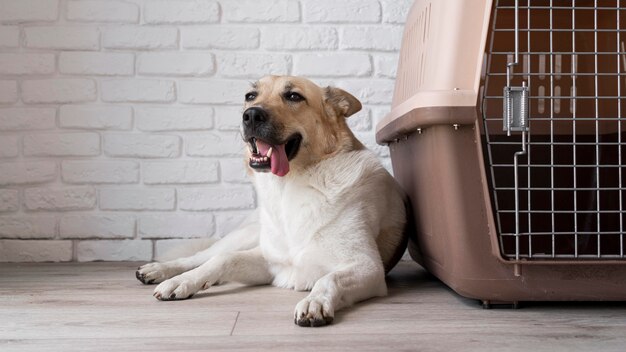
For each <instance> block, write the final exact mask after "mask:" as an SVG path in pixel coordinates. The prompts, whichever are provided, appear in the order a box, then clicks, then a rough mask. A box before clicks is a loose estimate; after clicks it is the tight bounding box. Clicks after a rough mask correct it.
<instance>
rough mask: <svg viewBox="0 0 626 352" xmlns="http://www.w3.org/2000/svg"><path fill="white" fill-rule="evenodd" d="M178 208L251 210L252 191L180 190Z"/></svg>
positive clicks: (227, 188)
mask: <svg viewBox="0 0 626 352" xmlns="http://www.w3.org/2000/svg"><path fill="white" fill-rule="evenodd" d="M178 206H179V208H180V209H182V210H192V211H198V210H228V209H252V208H254V206H255V197H254V190H253V189H252V187H250V186H237V187H232V186H221V187H217V186H216V187H204V188H181V189H179V190H178Z"/></svg>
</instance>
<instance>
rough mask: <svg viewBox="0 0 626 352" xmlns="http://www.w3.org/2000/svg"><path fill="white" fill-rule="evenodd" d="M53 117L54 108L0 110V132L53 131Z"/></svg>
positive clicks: (54, 114) (54, 113) (54, 115)
mask: <svg viewBox="0 0 626 352" xmlns="http://www.w3.org/2000/svg"><path fill="white" fill-rule="evenodd" d="M55 117H56V111H55V109H54V108H4V109H0V131H22V130H49V129H53V128H54V127H55Z"/></svg>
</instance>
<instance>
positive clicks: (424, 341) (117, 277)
mask: <svg viewBox="0 0 626 352" xmlns="http://www.w3.org/2000/svg"><path fill="white" fill-rule="evenodd" d="M136 267H137V263H87V264H77V263H66V264H3V265H0V351H2V352H8V351H214V350H229V351H232V350H249V351H263V350H272V351H282V350H285V351H297V352H300V351H308V350H333V351H347V350H359V351H382V350H391V351H446V352H448V351H490V350H493V351H496V350H497V351H528V352H530V351H533V352H534V351H550V352H555V351H625V350H626V305H624V304H615V303H613V304H593V303H583V304H580V303H578V304H564V303H550V304H548V303H544V304H537V303H534V304H525V305H524V306H523V307H522V308H521V309H519V310H512V309H491V310H483V309H482V308H481V306H480V305H479V304H478V302H476V301H472V300H466V299H463V298H461V297H459V296H458V295H456V294H455V293H454V292H452V291H450V290H449V289H447V288H446V287H445V286H444V285H442V284H441V283H440V282H438V281H437V280H435V279H434V278H433V277H431V276H429V275H428V274H427V273H425V272H424V271H423V270H422V269H421V268H420V267H419V266H417V265H416V264H413V263H410V262H403V263H401V264H400V265H399V266H398V267H396V269H394V271H393V272H392V273H391V274H390V277H389V278H388V284H389V287H390V290H389V296H387V297H384V298H378V299H373V300H370V301H367V302H364V303H361V304H358V305H356V306H355V307H353V308H351V309H348V310H343V311H340V312H338V313H337V316H336V317H335V323H334V324H333V325H331V326H327V327H322V328H301V327H298V326H296V325H294V324H293V319H292V311H293V308H294V306H295V304H296V303H297V302H298V301H299V300H300V299H301V298H303V297H304V296H305V295H306V293H305V292H295V291H290V290H284V289H278V288H274V287H269V286H264V287H242V286H240V285H236V284H227V285H223V286H220V287H214V288H211V289H210V290H209V291H207V292H203V293H200V294H197V295H196V296H195V297H194V298H193V299H190V300H186V301H178V302H160V301H157V300H156V299H154V298H153V297H152V290H153V288H154V286H144V285H142V284H140V283H139V282H138V281H137V280H136V279H135V274H134V272H135V268H136ZM625 284H626V283H625Z"/></svg>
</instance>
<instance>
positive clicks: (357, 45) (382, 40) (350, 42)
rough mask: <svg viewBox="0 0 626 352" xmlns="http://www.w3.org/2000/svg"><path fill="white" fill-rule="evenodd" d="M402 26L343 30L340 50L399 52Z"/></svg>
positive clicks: (347, 28)
mask: <svg viewBox="0 0 626 352" xmlns="http://www.w3.org/2000/svg"><path fill="white" fill-rule="evenodd" d="M402 31H403V28H402V27H401V26H393V27H378V26H376V27H374V26H368V27H361V26H359V27H346V28H343V31H342V33H341V39H340V40H339V48H341V49H359V50H382V51H398V50H400V44H401V43H402Z"/></svg>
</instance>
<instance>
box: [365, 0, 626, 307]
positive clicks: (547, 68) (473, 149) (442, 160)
mask: <svg viewBox="0 0 626 352" xmlns="http://www.w3.org/2000/svg"><path fill="white" fill-rule="evenodd" d="M625 10H626V0H621V1H620V0H595V1H594V0H519V1H516V0H499V1H498V0H493V1H489V0H445V1H444V0H430V1H428V0H418V1H416V2H415V3H414V4H413V6H412V8H411V11H410V13H409V16H408V19H407V23H406V27H405V31H404V40H403V45H402V49H401V52H400V60H399V64H398V73H397V80H396V86H395V92H394V97H393V103H392V110H391V112H390V113H389V114H388V115H387V116H386V117H385V118H384V119H383V120H382V121H381V122H380V123H379V124H378V126H377V133H376V138H377V141H378V142H379V143H381V144H387V145H389V147H390V153H391V158H392V165H393V170H394V174H395V177H396V179H397V180H398V182H399V183H400V184H401V185H402V186H403V187H404V189H405V190H406V192H407V193H408V194H409V197H410V198H411V201H412V203H413V212H414V214H413V215H414V217H415V219H416V223H417V234H415V236H413V237H412V238H411V241H410V245H409V251H410V253H411V255H412V256H413V258H416V260H417V258H419V261H420V263H421V264H422V265H423V266H424V267H425V268H427V269H428V270H429V271H431V272H432V273H433V274H434V275H435V276H437V277H438V278H439V279H441V280H442V281H443V282H445V283H446V284H447V285H448V286H450V287H451V288H453V289H454V290H455V291H456V292H458V293H459V294H461V295H463V296H466V297H470V298H476V299H480V300H482V301H483V303H484V304H490V303H516V302H519V301H535V300H546V301H549V300H624V299H626V257H625V256H624V252H625V251H626V245H625V243H624V240H625V238H624V237H625V235H624V230H625V229H626V213H625V211H624V210H625V209H626V195H625V194H624V190H625V188H626V170H623V166H624V158H626V148H624V143H623V138H626V135H625V136H623V134H622V131H623V130H626V120H625V121H624V122H622V114H623V111H624V112H626V106H624V99H622V95H623V93H624V92H626V85H625V82H624V80H625V79H626V77H625V72H626V48H625V43H624V41H626V33H623V32H624V31H626V21H625V20H626V18H625V16H624V14H625ZM622 26H623V27H624V28H625V29H622ZM622 71H624V72H622ZM418 252H421V253H418Z"/></svg>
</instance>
